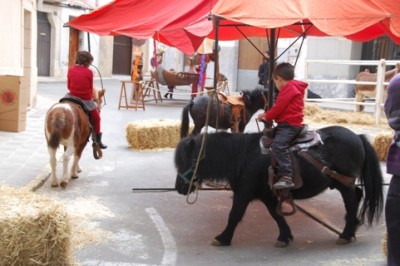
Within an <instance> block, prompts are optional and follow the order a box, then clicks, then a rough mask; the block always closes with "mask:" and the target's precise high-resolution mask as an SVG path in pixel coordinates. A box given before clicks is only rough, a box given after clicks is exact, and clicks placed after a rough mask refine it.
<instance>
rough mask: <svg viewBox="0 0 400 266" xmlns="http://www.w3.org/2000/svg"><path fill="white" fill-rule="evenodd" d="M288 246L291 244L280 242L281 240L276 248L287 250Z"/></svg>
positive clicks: (276, 243)
mask: <svg viewBox="0 0 400 266" xmlns="http://www.w3.org/2000/svg"><path fill="white" fill-rule="evenodd" d="M287 246H289V242H283V241H279V240H277V241H276V242H275V245H274V247H276V248H285V247H287Z"/></svg>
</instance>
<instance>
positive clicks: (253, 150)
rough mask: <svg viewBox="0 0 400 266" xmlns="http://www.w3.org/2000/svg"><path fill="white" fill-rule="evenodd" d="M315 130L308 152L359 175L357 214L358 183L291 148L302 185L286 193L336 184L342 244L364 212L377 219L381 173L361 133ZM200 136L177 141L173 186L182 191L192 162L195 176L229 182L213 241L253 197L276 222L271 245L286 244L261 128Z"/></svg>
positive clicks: (224, 237) (221, 240)
mask: <svg viewBox="0 0 400 266" xmlns="http://www.w3.org/2000/svg"><path fill="white" fill-rule="evenodd" d="M317 132H318V133H319V135H320V137H321V140H322V143H323V144H319V145H317V146H313V147H310V148H309V149H308V152H309V153H310V154H312V155H313V156H314V157H315V158H316V159H318V160H320V161H321V162H322V163H324V164H325V165H326V166H327V167H329V168H330V169H331V170H334V171H336V172H338V173H340V174H343V175H345V176H348V177H354V178H358V179H359V182H360V185H361V187H362V188H363V189H364V192H365V197H364V200H363V203H362V207H361V208H360V212H359V214H357V213H358V208H359V204H360V201H361V199H362V198H363V190H362V189H361V188H359V187H358V186H352V187H348V186H345V185H343V184H342V183H340V182H338V181H336V180H334V179H332V178H330V177H328V176H327V175H325V174H323V173H321V172H320V171H319V170H318V169H317V168H316V167H314V166H313V165H312V164H311V163H310V162H308V161H307V160H305V159H303V158H302V157H299V156H298V155H297V154H296V155H295V157H296V159H297V162H298V167H299V172H300V175H301V177H302V179H303V186H302V187H300V188H298V189H295V190H292V195H293V198H294V199H306V198H311V197H314V196H316V195H317V194H319V193H321V192H323V191H324V190H325V189H327V188H328V187H329V188H336V189H337V190H339V192H340V193H341V195H342V198H343V201H344V205H345V208H346V215H345V221H346V224H345V227H344V230H343V232H342V233H341V234H340V236H339V239H338V240H337V244H347V243H349V242H350V241H351V240H352V238H354V237H355V232H356V229H357V226H358V225H360V224H361V223H363V222H364V217H365V216H366V217H367V221H368V224H369V225H371V224H372V222H373V220H374V218H376V220H378V218H379V217H380V215H381V212H382V206H383V193H382V182H383V181H382V180H383V178H382V173H381V170H380V165H379V160H378V158H377V155H376V152H375V150H374V149H373V147H372V145H371V144H370V143H369V142H368V140H367V139H366V137H365V136H364V135H357V134H355V133H353V132H352V131H351V130H349V129H347V128H344V127H340V126H332V127H326V128H322V129H319V130H317ZM202 136H203V135H197V136H190V137H186V138H184V139H182V140H181V141H180V142H179V143H178V146H177V148H176V151H175V165H176V168H177V172H178V174H177V177H176V183H175V188H176V190H177V191H178V193H180V194H184V195H187V194H188V193H189V187H190V185H189V184H191V178H192V176H193V173H194V171H195V168H196V167H197V171H196V175H195V181H196V182H202V181H205V180H208V181H221V180H224V181H228V182H229V184H230V186H231V188H232V191H233V193H234V196H233V205H232V209H231V211H230V213H229V219H228V224H227V226H226V228H225V230H224V231H223V232H222V233H221V234H219V235H218V236H217V237H216V238H215V240H214V242H213V244H214V245H223V246H225V245H230V244H231V240H232V237H233V233H234V230H235V228H236V226H237V224H238V223H239V222H240V221H241V219H242V217H243V215H244V213H245V210H246V208H247V206H248V204H249V203H250V202H251V201H252V200H255V199H259V200H261V201H262V202H263V203H264V204H265V206H266V207H267V209H268V211H269V213H270V214H271V216H272V218H273V219H274V220H275V221H276V223H277V224H278V227H279V236H278V241H277V242H276V245H275V246H279V247H283V246H287V245H288V243H289V241H290V240H293V236H292V234H291V230H290V228H289V226H288V224H287V223H286V221H285V218H284V217H283V216H281V215H278V213H277V204H278V199H277V197H276V196H275V194H274V193H273V191H272V190H271V188H270V187H269V185H268V180H267V175H268V170H267V168H268V166H269V165H270V163H271V160H270V156H269V155H262V154H261V151H260V145H259V140H260V138H261V136H262V133H237V134H229V133H224V132H220V133H214V134H208V135H207V138H206V141H205V142H204V145H202V144H203V143H202ZM200 148H203V149H204V154H203V156H202V157H201V158H202V159H200V162H199V163H198V165H196V162H197V157H198V154H199V150H200ZM190 190H191V191H190V192H193V190H194V186H191V187H190Z"/></svg>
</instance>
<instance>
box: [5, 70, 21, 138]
mask: <svg viewBox="0 0 400 266" xmlns="http://www.w3.org/2000/svg"><path fill="white" fill-rule="evenodd" d="M20 79H21V77H18V76H0V131H12V132H20V131H24V130H25V129H26V112H27V102H26V101H27V99H26V93H23V92H21V81H20Z"/></svg>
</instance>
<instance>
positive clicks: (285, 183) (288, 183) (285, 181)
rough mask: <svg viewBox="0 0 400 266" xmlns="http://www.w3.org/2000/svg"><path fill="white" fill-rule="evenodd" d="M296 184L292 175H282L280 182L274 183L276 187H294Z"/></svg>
mask: <svg viewBox="0 0 400 266" xmlns="http://www.w3.org/2000/svg"><path fill="white" fill-rule="evenodd" d="M294 187H295V184H294V183H293V180H292V178H291V177H290V176H282V178H281V179H279V181H278V182H276V183H275V184H274V188H275V189H285V188H294Z"/></svg>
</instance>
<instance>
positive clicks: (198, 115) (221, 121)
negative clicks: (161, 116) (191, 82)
mask: <svg viewBox="0 0 400 266" xmlns="http://www.w3.org/2000/svg"><path fill="white" fill-rule="evenodd" d="M241 95H242V97H243V102H244V104H245V112H244V113H245V114H244V116H241V117H240V118H239V126H238V130H239V132H243V131H244V129H245V127H246V125H247V123H248V122H249V120H250V118H251V117H252V116H253V115H254V114H255V113H256V112H257V111H258V110H260V109H265V108H266V107H267V104H268V91H267V90H265V89H254V90H244V91H242V93H241ZM208 103H209V96H200V97H196V98H195V99H194V100H191V101H190V102H189V103H188V104H187V105H186V106H185V107H184V108H183V110H182V124H181V138H184V137H186V136H188V134H189V112H190V116H191V117H192V119H193V123H194V129H193V131H192V132H191V135H197V134H199V133H200V132H201V129H202V128H203V127H204V126H205V125H206V117H207V108H208ZM210 105H211V106H210V107H209V110H210V113H209V120H208V121H209V122H208V125H209V126H211V127H213V128H216V129H224V130H227V129H229V128H232V127H233V126H234V123H233V120H232V108H231V106H229V105H228V104H224V105H222V104H221V103H219V102H218V101H217V97H215V96H214V97H213V99H212V101H211V102H210ZM222 107H223V108H222ZM217 125H218V126H217Z"/></svg>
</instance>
